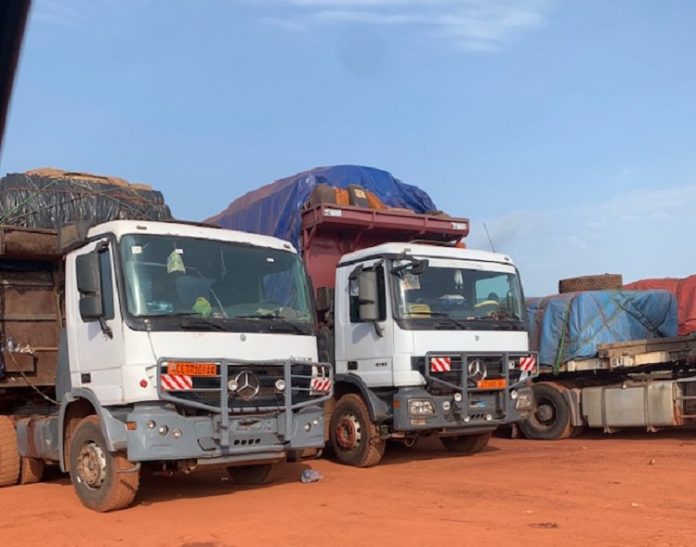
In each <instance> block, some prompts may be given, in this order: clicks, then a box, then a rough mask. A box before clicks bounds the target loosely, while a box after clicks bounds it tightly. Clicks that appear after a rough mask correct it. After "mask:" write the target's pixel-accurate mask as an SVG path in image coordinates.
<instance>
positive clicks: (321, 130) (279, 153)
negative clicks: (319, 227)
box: [0, 0, 696, 294]
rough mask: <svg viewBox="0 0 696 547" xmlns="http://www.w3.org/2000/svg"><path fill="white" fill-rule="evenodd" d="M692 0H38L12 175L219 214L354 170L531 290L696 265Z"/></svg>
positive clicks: (200, 214)
mask: <svg viewBox="0 0 696 547" xmlns="http://www.w3.org/2000/svg"><path fill="white" fill-rule="evenodd" d="M694 28H696V3H693V2H689V1H687V0H683V1H680V2H679V1H663V2H654V1H638V0H635V1H619V0H615V1H611V2H606V1H595V0H587V1H566V2H562V1H560V0H557V1H553V0H538V1H537V0H519V1H512V0H499V1H484V0H470V1H468V0H200V1H198V2H191V1H190V0H189V1H184V0H168V1H165V0H132V1H129V0H34V5H33V12H32V13H31V15H30V21H29V26H28V30H27V35H26V38H25V43H24V50H23V54H22V58H21V62H20V67H19V73H18V78H17V81H16V85H15V95H14V98H13V102H12V105H11V111H10V118H9V123H8V128H7V131H6V135H5V144H4V149H3V151H2V156H1V157H0V162H1V163H0V170H2V172H14V171H25V170H27V169H30V168H34V167H39V166H54V167H60V168H64V169H70V170H83V171H92V172H96V173H101V174H110V175H115V176H120V177H123V178H126V179H128V180H133V181H142V182H148V183H150V184H152V185H153V186H155V187H156V188H158V189H160V190H162V191H163V192H164V193H165V195H166V198H167V200H168V202H169V203H170V204H171V206H172V208H173V210H174V212H175V214H176V215H177V216H179V217H182V218H190V219H203V218H206V217H208V216H210V215H212V214H214V213H216V212H218V211H220V210H221V209H223V208H224V207H225V206H226V205H227V204H228V203H229V202H230V201H232V200H233V199H234V198H235V197H237V196H239V195H241V194H243V193H244V192H246V191H248V190H250V189H253V188H255V187H257V186H259V185H261V184H264V183H267V182H270V181H272V180H274V179H277V178H280V177H283V176H287V175H290V174H293V173H295V172H298V171H301V170H304V169H307V168H311V167H314V166H318V165H331V164H337V163H357V164H363V165H370V166H374V167H379V168H383V169H386V170H388V171H391V172H392V173H393V174H394V175H395V176H397V177H398V178H401V179H402V180H403V181H405V182H408V183H411V184H416V185H418V186H420V187H422V188H424V189H425V190H427V191H428V192H429V193H430V194H431V196H432V197H433V199H434V200H435V202H436V203H437V204H438V205H439V206H440V208H442V209H444V210H446V211H448V212H449V213H451V214H454V215H460V216H467V217H470V218H472V219H473V221H474V224H473V227H474V231H473V233H472V236H471V238H470V243H471V245H472V246H476V247H488V242H487V238H486V237H485V233H484V232H483V230H482V229H481V226H482V225H481V223H482V222H483V221H485V222H486V224H487V226H488V229H489V231H490V233H491V236H492V239H493V241H494V243H495V246H496V248H497V250H499V251H504V252H506V253H509V254H510V255H512V257H513V258H514V259H515V260H516V262H517V263H518V264H519V266H520V269H521V271H522V274H523V276H524V279H523V280H524V283H525V285H526V288H527V293H528V294H548V293H552V292H554V291H555V290H556V282H557V280H558V278H560V277H569V276H574V275H584V274H591V273H604V272H616V273H623V274H624V278H625V279H626V280H627V281H629V280H634V279H638V278H642V277H652V276H657V277H665V276H684V275H689V274H692V273H696V246H695V245H694V244H693V242H692V241H693V234H696V215H694V213H693V209H694V205H695V204H696V155H695V154H694V153H693V148H694V141H695V140H696V70H695V69H696V66H695V65H696V55H695V52H696V32H694V31H693V29H694Z"/></svg>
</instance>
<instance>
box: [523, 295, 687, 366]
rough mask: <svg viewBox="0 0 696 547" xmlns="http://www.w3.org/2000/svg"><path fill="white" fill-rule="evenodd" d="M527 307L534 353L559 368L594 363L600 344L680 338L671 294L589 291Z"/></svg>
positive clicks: (529, 303)
mask: <svg viewBox="0 0 696 547" xmlns="http://www.w3.org/2000/svg"><path fill="white" fill-rule="evenodd" d="M526 304H527V318H528V320H529V338H530V344H531V348H532V349H533V350H535V351H538V352H539V360H540V362H541V363H542V364H544V365H553V366H554V367H555V368H557V367H558V366H560V365H561V364H563V363H565V362H567V361H570V360H572V359H583V358H590V357H595V356H596V355H597V346H598V345H599V344H608V343H612V342H627V341H629V340H641V339H645V338H662V337H667V336H676V335H677V302H676V299H675V298H674V296H673V295H672V294H671V293H669V292H667V291H658V290H655V291H585V292H577V293H566V294H559V295H554V296H547V297H544V298H528V299H527V301H526Z"/></svg>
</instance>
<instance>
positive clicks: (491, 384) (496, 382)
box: [478, 378, 507, 389]
mask: <svg viewBox="0 0 696 547" xmlns="http://www.w3.org/2000/svg"><path fill="white" fill-rule="evenodd" d="M506 387H507V380H505V378H495V379H488V380H481V381H480V382H479V383H478V388H479V389H505V388H506Z"/></svg>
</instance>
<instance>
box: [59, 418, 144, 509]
mask: <svg viewBox="0 0 696 547" xmlns="http://www.w3.org/2000/svg"><path fill="white" fill-rule="evenodd" d="M70 478H71V480H72V483H73V486H74V487H75V492H76V493H77V497H78V498H79V499H80V501H81V502H82V504H83V505H84V506H86V507H89V508H90V509H94V510H95V511H99V512H100V513H104V512H106V511H114V510H117V509H123V508H125V507H128V506H129V505H130V504H131V503H132V502H133V499H135V495H136V494H137V492H138V486H139V484H140V472H139V470H138V469H137V468H135V466H134V464H133V463H132V462H130V461H129V460H128V459H127V458H126V456H125V455H124V454H122V453H118V452H117V453H111V452H109V450H108V448H107V446H106V441H105V440H104V435H103V434H102V430H101V422H100V420H99V417H98V416H87V417H86V418H83V419H82V420H81V421H80V422H79V423H78V424H77V427H76V428H75V431H74V432H73V434H72V438H71V439H70Z"/></svg>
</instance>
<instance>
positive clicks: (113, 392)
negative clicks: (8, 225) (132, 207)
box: [66, 239, 125, 404]
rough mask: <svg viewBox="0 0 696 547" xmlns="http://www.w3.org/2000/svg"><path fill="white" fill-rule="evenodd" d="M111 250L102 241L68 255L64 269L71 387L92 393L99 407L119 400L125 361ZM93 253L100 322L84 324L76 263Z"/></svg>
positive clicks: (121, 393)
mask: <svg viewBox="0 0 696 547" xmlns="http://www.w3.org/2000/svg"><path fill="white" fill-rule="evenodd" d="M113 247H114V246H113V245H112V244H110V243H109V242H108V241H107V240H106V239H104V240H100V241H96V242H91V243H89V244H87V245H85V247H83V248H81V249H79V250H78V251H76V252H75V253H74V254H72V255H70V259H69V260H68V263H67V266H66V274H67V275H66V283H69V284H70V286H69V287H67V288H66V315H67V329H66V330H67V332H68V353H69V358H70V372H71V384H72V386H73V387H84V388H87V389H90V390H91V391H93V392H94V393H95V394H96V395H97V397H98V399H99V401H100V402H101V404H114V403H120V402H122V400H123V392H122V388H121V384H122V376H121V370H122V367H123V364H124V360H125V350H124V343H123V327H122V325H123V322H122V319H121V312H120V309H119V306H118V299H117V295H118V291H117V288H116V276H115V275H114V263H115V262H114V255H113V253H114V248H113ZM89 253H94V254H95V255H96V257H97V259H98V263H99V285H100V286H99V289H100V296H101V304H102V310H103V317H102V321H99V320H86V319H84V318H83V317H82V315H81V313H80V298H81V296H82V295H81V293H80V291H79V289H78V281H77V267H76V262H77V260H78V258H79V257H80V256H83V255H87V254H89Z"/></svg>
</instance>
